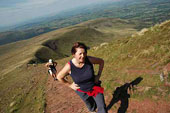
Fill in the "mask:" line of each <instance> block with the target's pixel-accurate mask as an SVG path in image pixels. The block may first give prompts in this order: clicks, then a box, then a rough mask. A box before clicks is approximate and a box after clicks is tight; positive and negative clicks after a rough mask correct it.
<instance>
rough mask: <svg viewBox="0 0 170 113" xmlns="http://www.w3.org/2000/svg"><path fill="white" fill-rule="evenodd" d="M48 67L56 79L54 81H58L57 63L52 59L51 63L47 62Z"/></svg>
mask: <svg viewBox="0 0 170 113" xmlns="http://www.w3.org/2000/svg"><path fill="white" fill-rule="evenodd" d="M45 65H46V67H48V73H49V74H50V75H51V76H52V77H53V78H54V81H55V80H57V78H56V73H57V70H56V66H57V62H54V61H53V60H52V59H49V62H47V63H46V64H45Z"/></svg>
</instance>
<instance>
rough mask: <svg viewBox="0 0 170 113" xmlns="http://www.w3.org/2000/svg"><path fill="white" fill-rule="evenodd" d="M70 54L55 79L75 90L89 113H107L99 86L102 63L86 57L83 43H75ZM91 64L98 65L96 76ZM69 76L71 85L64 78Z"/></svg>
mask: <svg viewBox="0 0 170 113" xmlns="http://www.w3.org/2000/svg"><path fill="white" fill-rule="evenodd" d="M71 53H72V55H73V59H71V60H70V61H69V62H68V63H66V65H65V66H64V68H63V69H62V70H61V71H60V72H59V73H58V75H57V78H58V80H59V81H61V82H62V83H64V84H65V85H67V86H68V87H70V88H72V89H73V90H75V92H76V93H77V94H78V95H79V96H80V98H81V99H82V100H83V101H84V103H85V104H86V106H87V108H88V110H89V111H90V112H93V113H95V111H96V109H97V113H107V110H106V105H105V100H104V95H103V92H104V89H103V88H102V87H101V86H100V83H101V81H100V80H99V79H100V76H101V73H102V70H103V66H104V61H103V60H102V59H100V58H96V57H92V56H87V46H86V45H85V44H83V43H80V42H76V43H75V44H74V45H73V47H72V49H71ZM93 64H98V65H99V70H98V74H97V75H96V76H95V75H94V69H93ZM68 74H70V76H71V77H72V79H73V81H74V82H73V83H69V82H68V81H66V80H65V79H64V78H65V76H66V75H68Z"/></svg>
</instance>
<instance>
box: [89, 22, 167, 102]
mask: <svg viewBox="0 0 170 113" xmlns="http://www.w3.org/2000/svg"><path fill="white" fill-rule="evenodd" d="M169 37H170V21H167V22H164V23H162V24H160V25H156V26H154V27H151V28H149V29H144V30H142V31H141V32H139V33H136V34H134V35H132V36H131V37H128V38H126V39H118V40H115V41H113V42H112V43H110V44H109V45H105V46H102V47H98V49H97V50H96V49H92V50H91V51H90V53H89V54H90V55H94V56H96V57H101V58H103V59H104V60H105V68H104V72H103V76H102V79H103V81H104V83H103V86H104V87H105V88H106V90H107V91H109V92H112V91H114V90H115V88H116V87H119V86H121V85H123V84H124V83H127V82H130V81H132V80H134V79H136V78H137V77H139V76H141V77H142V78H143V81H142V82H141V83H140V84H139V87H140V89H139V90H141V91H142V92H141V91H139V92H137V93H136V94H134V95H132V96H133V97H134V98H137V99H144V98H152V97H153V98H154V97H155V96H156V97H157V100H161V99H163V100H165V101H169V92H170V89H169V88H166V87H164V86H163V83H162V82H161V81H160V78H159V74H160V72H161V71H162V68H163V66H165V65H166V64H167V63H169V62H170V60H169V57H170V46H169V44H170V39H169ZM129 69H132V70H138V72H137V73H128V70H129ZM141 70H149V71H152V72H155V71H158V73H155V74H154V73H140V71H141Z"/></svg>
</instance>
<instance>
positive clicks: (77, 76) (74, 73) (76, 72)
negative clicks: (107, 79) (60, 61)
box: [70, 57, 95, 91]
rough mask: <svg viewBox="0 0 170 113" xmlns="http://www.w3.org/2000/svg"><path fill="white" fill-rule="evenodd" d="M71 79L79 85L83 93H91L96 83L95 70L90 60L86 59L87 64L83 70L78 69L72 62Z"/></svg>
mask: <svg viewBox="0 0 170 113" xmlns="http://www.w3.org/2000/svg"><path fill="white" fill-rule="evenodd" d="M70 66H71V77H72V79H73V81H74V82H75V83H76V84H78V85H79V87H80V89H81V90H82V91H91V90H92V88H93V86H94V85H95V83H94V78H95V76H94V69H93V65H92V64H91V63H90V61H89V59H88V58H87V57H86V59H85V64H84V66H83V67H82V68H78V67H76V66H75V65H74V64H73V63H72V61H71V60H70Z"/></svg>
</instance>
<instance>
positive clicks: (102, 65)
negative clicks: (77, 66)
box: [88, 56, 104, 82]
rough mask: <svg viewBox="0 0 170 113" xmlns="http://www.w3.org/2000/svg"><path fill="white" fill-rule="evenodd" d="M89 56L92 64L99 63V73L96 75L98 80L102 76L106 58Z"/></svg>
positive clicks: (96, 80)
mask: <svg viewBox="0 0 170 113" xmlns="http://www.w3.org/2000/svg"><path fill="white" fill-rule="evenodd" d="M88 58H89V61H90V62H91V63H92V64H99V69H98V74H97V76H96V77H95V82H98V81H99V79H100V76H101V74H102V71H103V67H104V60H103V59H101V58H97V57H92V56H88Z"/></svg>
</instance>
